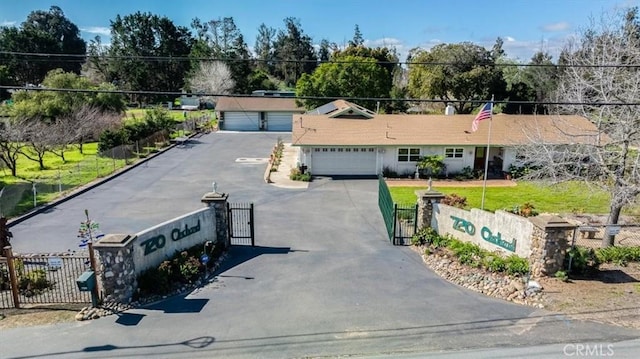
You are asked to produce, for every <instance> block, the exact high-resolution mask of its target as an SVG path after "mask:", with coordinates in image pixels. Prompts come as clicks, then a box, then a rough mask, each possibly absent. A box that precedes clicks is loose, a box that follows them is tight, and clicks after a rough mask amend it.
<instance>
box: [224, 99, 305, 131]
mask: <svg viewBox="0 0 640 359" xmlns="http://www.w3.org/2000/svg"><path fill="white" fill-rule="evenodd" d="M216 112H217V114H218V119H219V122H220V125H219V126H220V129H221V130H227V131H279V132H290V131H291V128H292V121H293V115H295V114H301V113H303V112H304V110H303V109H302V108H300V107H298V106H296V102H295V99H293V98H282V97H264V96H251V97H222V98H220V99H219V100H218V103H217V105H216Z"/></svg>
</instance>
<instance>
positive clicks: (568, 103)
mask: <svg viewBox="0 0 640 359" xmlns="http://www.w3.org/2000/svg"><path fill="white" fill-rule="evenodd" d="M0 89H4V90H17V91H52V92H68V93H108V94H121V95H156V96H182V95H190V96H209V97H232V98H240V97H251V98H255V97H256V96H255V95H252V94H219V93H212V92H197V93H195V92H190V93H185V92H181V91H151V90H106V89H73V88H50V87H39V86H12V85H0ZM279 98H291V99H297V100H329V101H333V100H347V101H380V102H392V101H400V102H415V103H445V102H446V103H452V104H453V103H472V104H482V103H486V102H487V101H488V100H486V99H480V100H472V99H470V100H456V99H433V98H432V99H424V98H402V99H399V98H391V97H349V96H298V95H296V96H289V97H279ZM493 103H494V104H514V105H564V106H572V105H573V106H579V105H589V106H640V99H639V101H637V102H614V101H607V102H597V101H594V102H590V101H576V102H571V101H549V100H545V101H516V100H500V99H497V100H494V101H493Z"/></svg>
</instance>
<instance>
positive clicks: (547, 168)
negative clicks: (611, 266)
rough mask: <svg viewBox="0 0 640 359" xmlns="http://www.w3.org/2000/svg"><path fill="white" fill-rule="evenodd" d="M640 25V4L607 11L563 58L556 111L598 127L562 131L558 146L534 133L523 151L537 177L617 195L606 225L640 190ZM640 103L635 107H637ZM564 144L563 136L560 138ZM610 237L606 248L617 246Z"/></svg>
mask: <svg viewBox="0 0 640 359" xmlns="http://www.w3.org/2000/svg"><path fill="white" fill-rule="evenodd" d="M639 29H640V26H639V25H638V21H637V9H635V8H634V9H630V10H627V12H626V13H624V14H618V15H615V16H610V15H606V16H603V18H602V19H601V21H600V22H598V23H595V22H592V24H591V25H590V27H589V28H588V29H586V30H584V31H583V32H582V33H581V34H580V36H578V37H576V38H574V39H573V40H572V41H570V42H569V43H568V44H567V47H566V48H565V50H564V51H563V54H562V55H561V58H560V63H561V73H560V77H559V81H558V90H557V94H556V97H557V100H558V102H560V103H564V105H561V106H558V107H557V108H556V109H555V111H557V113H562V114H574V115H579V116H583V117H585V118H587V119H589V120H590V121H591V122H592V123H593V124H594V125H595V128H596V129H597V130H596V131H587V132H584V131H583V132H579V131H574V132H573V133H571V131H568V130H566V128H567V126H559V127H562V128H563V130H559V129H558V130H557V132H558V133H562V134H563V135H566V136H567V137H568V138H571V140H570V141H568V142H566V143H573V145H567V146H557V145H554V144H553V143H549V142H546V143H545V142H544V141H541V140H540V139H541V137H542V136H535V131H532V133H533V134H531V137H532V145H531V146H526V148H524V149H522V150H523V151H522V152H521V153H522V154H524V155H525V157H526V159H527V160H528V161H529V162H530V164H531V165H532V167H534V168H535V167H538V168H539V169H540V170H538V171H534V172H533V173H532V174H531V176H530V177H535V176H538V177H542V176H543V177H545V178H548V179H551V180H552V181H553V182H563V181H570V180H584V181H585V182H586V183H588V184H589V185H595V186H598V187H600V188H602V189H604V190H605V191H607V192H608V193H609V194H610V196H611V201H610V204H609V207H610V214H609V218H608V221H607V224H617V223H618V221H619V218H620V212H621V210H622V209H623V208H624V206H627V205H630V204H633V203H634V202H636V201H637V199H638V195H639V194H640V153H639V151H638V146H639V145H640V106H638V105H637V103H638V98H640V67H639V66H638V64H640V31H639ZM634 104H636V105H634ZM556 143H557V142H556ZM613 242H614V237H613V236H612V235H607V236H605V238H604V239H603V246H611V245H613Z"/></svg>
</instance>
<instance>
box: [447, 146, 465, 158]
mask: <svg viewBox="0 0 640 359" xmlns="http://www.w3.org/2000/svg"><path fill="white" fill-rule="evenodd" d="M463 155H464V148H445V149H444V158H462V156H463Z"/></svg>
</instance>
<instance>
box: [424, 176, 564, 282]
mask: <svg viewBox="0 0 640 359" xmlns="http://www.w3.org/2000/svg"><path fill="white" fill-rule="evenodd" d="M443 198H444V195H443V194H442V193H439V192H437V191H434V190H432V189H429V190H428V191H426V192H424V191H423V192H418V227H419V228H422V227H432V228H434V229H435V230H436V232H438V234H441V235H444V234H450V235H451V236H453V237H455V238H457V239H460V240H462V241H467V242H472V243H475V244H477V245H478V246H480V247H481V248H484V249H486V250H489V251H499V252H502V253H504V254H506V255H510V254H517V255H518V256H520V257H523V258H527V259H528V260H529V265H530V271H531V277H533V278H540V277H544V276H550V275H553V274H555V273H556V272H557V271H559V270H562V269H563V267H564V258H565V255H566V253H567V250H568V249H569V247H570V244H571V236H572V235H573V232H574V230H575V228H576V227H575V226H574V225H572V224H570V223H567V222H566V221H565V220H563V219H562V218H560V217H558V216H550V215H546V216H545V215H541V216H537V217H531V218H525V217H521V216H517V215H515V214H512V213H508V212H505V211H500V210H498V211H496V212H495V213H491V212H487V211H483V210H480V209H475V208H474V209H471V211H466V210H462V209H459V208H455V207H451V206H447V205H445V204H441V203H439V202H440V201H441V200H442V199H443Z"/></svg>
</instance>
